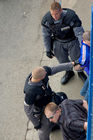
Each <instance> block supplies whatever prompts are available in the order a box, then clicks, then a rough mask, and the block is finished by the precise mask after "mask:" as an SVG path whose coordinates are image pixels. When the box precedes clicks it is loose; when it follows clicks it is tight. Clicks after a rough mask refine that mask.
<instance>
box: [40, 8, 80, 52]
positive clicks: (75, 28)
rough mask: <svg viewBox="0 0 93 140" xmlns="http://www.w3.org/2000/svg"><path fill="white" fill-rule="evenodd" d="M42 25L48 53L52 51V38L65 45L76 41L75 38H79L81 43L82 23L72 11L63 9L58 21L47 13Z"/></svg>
mask: <svg viewBox="0 0 93 140" xmlns="http://www.w3.org/2000/svg"><path fill="white" fill-rule="evenodd" d="M41 25H42V33H43V38H44V44H45V47H46V52H49V51H51V49H52V48H51V47H52V46H51V43H52V37H53V38H54V40H55V39H59V40H61V41H62V42H63V43H65V42H69V41H71V40H74V39H75V38H78V41H79V43H80V42H81V38H82V37H81V36H82V34H83V28H82V23H81V21H80V19H79V18H78V16H77V15H76V13H75V12H74V11H73V10H71V9H67V8H63V10H62V14H61V18H60V19H59V20H58V21H55V20H54V19H53V17H52V16H51V13H50V12H48V13H46V15H45V16H44V17H43V19H42V22H41Z"/></svg>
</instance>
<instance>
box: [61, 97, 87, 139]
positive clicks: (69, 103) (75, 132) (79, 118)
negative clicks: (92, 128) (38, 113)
mask: <svg viewBox="0 0 93 140" xmlns="http://www.w3.org/2000/svg"><path fill="white" fill-rule="evenodd" d="M82 105H83V101H82V100H69V99H66V100H64V101H63V102H62V103H61V105H60V107H61V109H62V113H61V117H60V118H59V121H58V123H59V124H60V126H61V128H62V133H63V137H64V140H84V139H85V137H86V132H85V130H84V122H86V121H87V110H86V109H85V108H84V107H83V106H82Z"/></svg>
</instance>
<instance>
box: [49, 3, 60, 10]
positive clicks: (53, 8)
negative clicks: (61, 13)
mask: <svg viewBox="0 0 93 140" xmlns="http://www.w3.org/2000/svg"><path fill="white" fill-rule="evenodd" d="M50 9H51V10H61V5H60V3H58V2H53V3H52V4H51V7H50Z"/></svg>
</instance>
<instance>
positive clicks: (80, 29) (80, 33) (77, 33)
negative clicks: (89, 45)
mask: <svg viewBox="0 0 93 140" xmlns="http://www.w3.org/2000/svg"><path fill="white" fill-rule="evenodd" d="M73 31H74V34H75V36H76V37H77V38H78V41H79V44H80V46H81V40H82V36H83V33H84V29H83V27H82V26H80V27H74V28H73Z"/></svg>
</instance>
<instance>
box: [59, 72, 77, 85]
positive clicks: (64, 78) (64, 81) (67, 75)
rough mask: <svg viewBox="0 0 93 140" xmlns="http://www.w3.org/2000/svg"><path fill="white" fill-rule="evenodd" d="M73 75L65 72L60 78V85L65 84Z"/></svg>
mask: <svg viewBox="0 0 93 140" xmlns="http://www.w3.org/2000/svg"><path fill="white" fill-rule="evenodd" d="M74 75H75V73H74V72H73V71H66V73H65V75H64V76H63V77H62V78H61V84H62V85H64V84H66V83H67V82H68V81H69V80H70V79H71V78H72V77H73V76H74Z"/></svg>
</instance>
